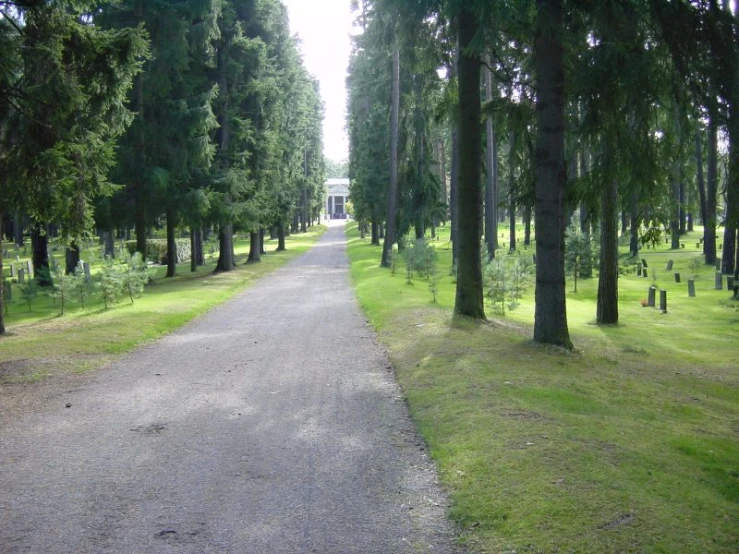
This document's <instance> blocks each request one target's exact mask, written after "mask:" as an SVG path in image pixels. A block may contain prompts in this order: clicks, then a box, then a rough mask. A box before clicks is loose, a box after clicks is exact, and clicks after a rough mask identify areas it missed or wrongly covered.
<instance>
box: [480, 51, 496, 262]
mask: <svg viewBox="0 0 739 554" xmlns="http://www.w3.org/2000/svg"><path fill="white" fill-rule="evenodd" d="M486 61H487V63H486V64H485V66H484V67H483V75H484V76H485V101H486V102H492V100H493V76H492V72H491V71H490V67H489V66H490V57H489V56H488V57H487V60H486ZM485 136H486V139H487V144H486V149H485V169H486V173H487V175H486V179H485V245H486V247H487V252H488V261H489V260H492V259H494V258H495V251H496V250H497V249H498V160H497V158H498V156H497V148H496V146H497V141H496V136H495V127H494V125H493V116H492V115H490V116H488V117H487V118H486V120H485Z"/></svg>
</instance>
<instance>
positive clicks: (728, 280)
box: [726, 277, 734, 290]
mask: <svg viewBox="0 0 739 554" xmlns="http://www.w3.org/2000/svg"><path fill="white" fill-rule="evenodd" d="M726 290H734V278H733V277H727V278H726Z"/></svg>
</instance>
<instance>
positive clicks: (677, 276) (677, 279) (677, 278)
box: [675, 273, 680, 283]
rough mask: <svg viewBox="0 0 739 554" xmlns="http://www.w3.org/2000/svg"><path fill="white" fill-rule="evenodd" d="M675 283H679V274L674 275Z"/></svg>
mask: <svg viewBox="0 0 739 554" xmlns="http://www.w3.org/2000/svg"><path fill="white" fill-rule="evenodd" d="M675 282H676V283H679V282H680V274H679V273H675Z"/></svg>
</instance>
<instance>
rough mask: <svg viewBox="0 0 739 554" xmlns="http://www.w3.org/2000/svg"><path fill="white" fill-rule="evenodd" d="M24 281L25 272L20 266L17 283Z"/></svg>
mask: <svg viewBox="0 0 739 554" xmlns="http://www.w3.org/2000/svg"><path fill="white" fill-rule="evenodd" d="M25 282H26V272H25V271H24V270H23V268H20V269H19V270H18V284H23V283H25Z"/></svg>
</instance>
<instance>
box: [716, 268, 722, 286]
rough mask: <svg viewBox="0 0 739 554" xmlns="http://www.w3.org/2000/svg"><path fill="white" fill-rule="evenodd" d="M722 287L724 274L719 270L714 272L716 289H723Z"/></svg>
mask: <svg viewBox="0 0 739 554" xmlns="http://www.w3.org/2000/svg"><path fill="white" fill-rule="evenodd" d="M723 288H724V276H723V275H721V272H720V271H717V272H716V290H723Z"/></svg>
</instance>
